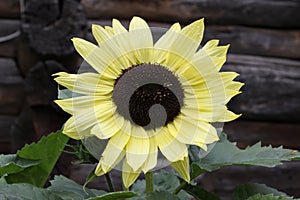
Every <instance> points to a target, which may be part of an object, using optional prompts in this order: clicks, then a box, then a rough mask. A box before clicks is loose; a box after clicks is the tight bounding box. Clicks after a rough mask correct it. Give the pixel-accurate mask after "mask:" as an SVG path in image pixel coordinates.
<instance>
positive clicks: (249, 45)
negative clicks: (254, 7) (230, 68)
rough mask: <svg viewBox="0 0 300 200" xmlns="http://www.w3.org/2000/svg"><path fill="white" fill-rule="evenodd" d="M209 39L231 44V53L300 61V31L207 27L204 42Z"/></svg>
mask: <svg viewBox="0 0 300 200" xmlns="http://www.w3.org/2000/svg"><path fill="white" fill-rule="evenodd" d="M299 2H300V1H299ZM209 39H218V40H220V44H230V49H229V52H230V53H238V54H252V55H262V56H272V57H284V58H294V59H300V31H299V30H282V29H263V28H249V27H243V26H207V27H206V29H205V33H204V42H206V41H207V40H209Z"/></svg>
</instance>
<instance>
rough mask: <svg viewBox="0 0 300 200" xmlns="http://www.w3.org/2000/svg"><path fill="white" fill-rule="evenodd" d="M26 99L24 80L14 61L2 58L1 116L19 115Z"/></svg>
mask: <svg viewBox="0 0 300 200" xmlns="http://www.w3.org/2000/svg"><path fill="white" fill-rule="evenodd" d="M24 99H25V96H24V85H23V79H22V77H21V76H20V75H19V73H18V69H17V66H16V64H15V62H14V60H12V59H4V58H0V114H7V115H16V114H18V113H19V112H20V110H21V109H22V107H23V105H24Z"/></svg>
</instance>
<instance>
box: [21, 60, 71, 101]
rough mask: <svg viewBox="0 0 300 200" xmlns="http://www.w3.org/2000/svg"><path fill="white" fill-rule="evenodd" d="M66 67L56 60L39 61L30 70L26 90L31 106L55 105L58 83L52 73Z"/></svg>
mask: <svg viewBox="0 0 300 200" xmlns="http://www.w3.org/2000/svg"><path fill="white" fill-rule="evenodd" d="M60 71H66V69H65V68H64V67H63V66H62V65H61V64H60V63H58V62H56V61H54V60H47V61H44V62H39V63H37V64H36V65H34V66H33V67H32V68H31V70H30V71H29V73H28V75H27V77H26V79H25V92H26V98H27V102H28V104H29V105H30V106H49V105H54V103H53V100H54V99H57V87H58V86H57V83H56V82H55V81H54V80H53V77H52V76H51V75H52V74H54V73H56V72H60Z"/></svg>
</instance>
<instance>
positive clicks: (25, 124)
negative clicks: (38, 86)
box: [1, 109, 36, 153]
mask: <svg viewBox="0 0 300 200" xmlns="http://www.w3.org/2000/svg"><path fill="white" fill-rule="evenodd" d="M6 137H10V138H9V139H10V141H11V146H10V148H9V149H10V151H11V153H15V152H16V151H17V150H18V149H20V148H22V147H23V146H24V145H25V144H26V143H27V144H30V143H31V142H33V141H36V140H35V138H36V135H35V130H34V127H33V123H32V117H31V111H30V110H29V109H24V110H23V111H22V112H21V113H20V114H19V115H18V116H17V117H16V118H15V120H14V122H13V124H11V129H10V133H9V134H6ZM1 139H2V138H1Z"/></svg>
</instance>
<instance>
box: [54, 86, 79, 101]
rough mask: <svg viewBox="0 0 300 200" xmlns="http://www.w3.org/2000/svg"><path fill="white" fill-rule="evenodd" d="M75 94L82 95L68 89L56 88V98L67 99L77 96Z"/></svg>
mask: <svg viewBox="0 0 300 200" xmlns="http://www.w3.org/2000/svg"><path fill="white" fill-rule="evenodd" d="M77 96H82V95H81V94H78V93H75V92H72V91H71V90H69V89H62V90H60V89H59V88H58V90H57V98H58V99H69V98H72V97H77Z"/></svg>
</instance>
